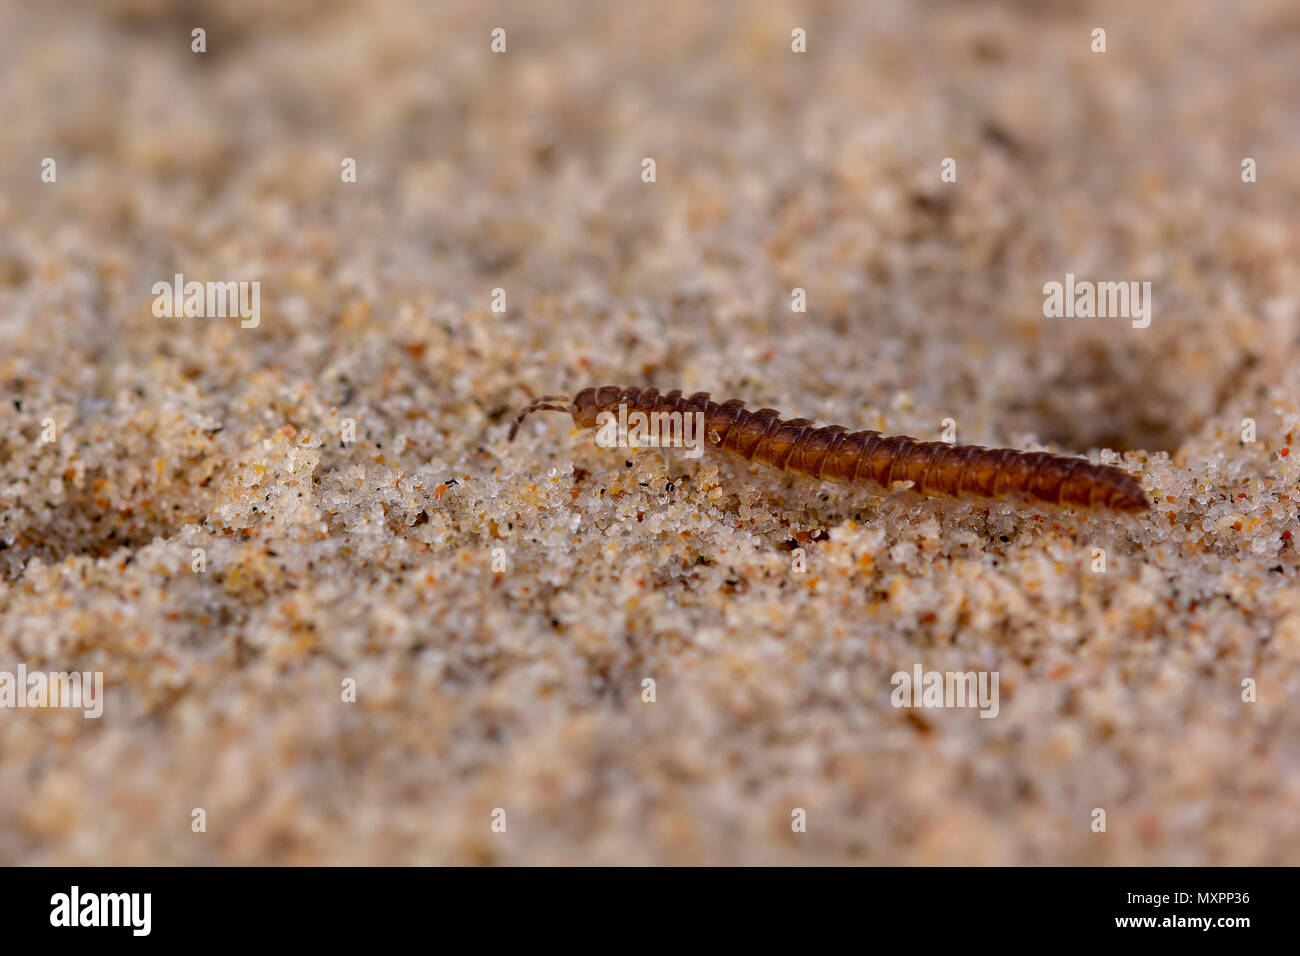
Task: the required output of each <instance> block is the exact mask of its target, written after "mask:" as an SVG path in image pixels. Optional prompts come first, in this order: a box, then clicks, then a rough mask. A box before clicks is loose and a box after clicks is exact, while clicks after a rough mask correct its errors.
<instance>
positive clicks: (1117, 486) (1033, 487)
mask: <svg viewBox="0 0 1300 956" xmlns="http://www.w3.org/2000/svg"><path fill="white" fill-rule="evenodd" d="M620 405H623V406H626V408H627V410H628V412H629V413H630V412H632V411H637V412H641V413H643V414H646V415H649V414H651V413H656V412H657V413H659V414H660V415H665V414H671V413H677V414H680V415H686V414H698V415H702V416H703V418H702V419H697V420H702V421H703V424H704V441H705V443H707V444H708V445H711V446H714V447H716V448H720V449H721V450H723V451H724V452H728V453H730V454H733V455H738V456H739V457H741V458H743V459H745V460H746V461H753V462H758V463H759V464H761V465H766V466H768V467H771V468H775V469H777V470H778V471H782V472H785V471H789V472H794V473H796V474H801V475H807V476H810V477H812V478H815V479H819V480H822V481H829V482H833V483H852V482H872V483H874V484H875V485H877V486H879V487H881V488H885V489H888V488H890V487H891V486H892V485H893V484H895V483H896V482H911V483H912V486H913V488H914V489H915V490H916V491H918V492H920V493H921V494H922V495H925V496H927V497H944V498H956V499H961V498H986V499H1003V498H1010V497H1014V496H1017V495H1019V496H1022V497H1023V498H1025V499H1029V500H1032V501H1041V502H1044V503H1047V504H1051V505H1057V506H1064V507H1077V508H1087V509H1109V510H1111V511H1118V512H1141V511H1146V510H1147V509H1149V508H1150V507H1151V502H1150V501H1149V500H1148V498H1147V496H1146V492H1144V491H1143V490H1142V486H1141V485H1140V484H1139V483H1138V481H1137V479H1136V478H1135V477H1134V476H1133V475H1131V474H1129V473H1128V472H1127V471H1124V470H1123V469H1121V468H1116V467H1114V466H1111V465H1099V464H1094V463H1092V462H1090V461H1088V460H1087V459H1085V458H1073V457H1069V456H1066V455H1056V454H1051V453H1049V452H1026V451H1019V450H1016V449H1014V448H985V447H983V446H981V445H958V444H953V443H949V442H935V441H918V440H917V439H915V438H912V437H911V436H909V435H895V436H889V435H884V434H882V433H880V432H878V431H869V430H862V431H849V430H848V429H847V428H845V427H843V426H841V425H823V426H821V427H817V426H815V425H814V424H813V422H812V421H810V420H809V419H807V418H789V419H784V418H782V417H781V413H780V412H779V411H777V410H776V409H774V408H759V409H748V408H746V407H745V403H744V402H743V401H741V400H740V399H731V400H729V401H725V402H715V401H713V399H712V398H710V396H709V393H708V392H696V393H695V394H693V395H690V396H685V395H683V394H682V392H681V391H680V390H679V389H674V390H673V391H671V392H667V393H664V394H661V393H660V392H659V390H658V389H657V388H645V389H642V388H623V387H620V386H617V385H605V386H601V387H596V388H584V389H582V390H581V391H579V392H577V393H576V394H575V395H574V396H573V398H572V399H569V398H568V397H567V396H564V395H543V396H542V397H540V398H537V399H535V400H533V401H532V402H530V403H529V404H528V405H527V406H525V407H524V408H523V409H521V410H520V412H519V414H518V415H517V416H516V417H515V420H514V422H513V423H512V424H511V426H510V433H509V438H508V440H509V441H514V439H515V435H516V434H517V433H518V431H519V426H520V425H521V424H522V423H523V421H524V419H525V418H527V417H528V416H529V415H531V414H532V413H533V412H538V411H556V412H568V413H569V414H570V415H571V416H572V417H573V423H574V425H575V427H577V428H595V427H597V425H598V424H599V419H600V416H601V413H602V412H608V413H613V412H614V411H616V410H617V409H618V408H619V406H620Z"/></svg>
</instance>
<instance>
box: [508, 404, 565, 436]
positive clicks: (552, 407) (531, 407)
mask: <svg viewBox="0 0 1300 956" xmlns="http://www.w3.org/2000/svg"><path fill="white" fill-rule="evenodd" d="M556 402H563V404H561V405H557V404H555V403H556ZM569 410H570V408H569V398H568V396H567V395H543V396H542V397H541V398H535V399H533V400H532V401H531V402H529V403H528V404H527V405H525V406H524V407H523V408H521V409H520V410H519V414H518V415H516V416H515V420H514V423H513V424H512V425H511V426H510V434H509V436H507V438H506V441H514V440H515V435H516V434H518V432H519V426H520V425H521V424H522V423H523V420H524V419H525V418H527V417H528V416H529V415H531V414H532V413H533V412H567V411H569Z"/></svg>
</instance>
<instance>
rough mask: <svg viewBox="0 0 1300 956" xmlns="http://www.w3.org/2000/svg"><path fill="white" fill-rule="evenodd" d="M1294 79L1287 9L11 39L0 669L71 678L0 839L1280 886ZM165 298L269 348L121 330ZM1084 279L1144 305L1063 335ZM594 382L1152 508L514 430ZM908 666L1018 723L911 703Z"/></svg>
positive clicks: (369, 18) (58, 34) (198, 857)
mask: <svg viewBox="0 0 1300 956" xmlns="http://www.w3.org/2000/svg"><path fill="white" fill-rule="evenodd" d="M498 26H499V27H503V28H505V30H506V38H507V40H506V42H507V48H506V52H504V53H499V54H497V53H493V52H492V50H491V48H490V44H491V42H492V38H491V31H492V29H493V28H494V27H498ZM195 27H203V28H204V29H205V30H206V52H205V53H195V52H192V50H191V42H192V41H191V30H192V29H193V28H195ZM1095 27H1102V28H1104V29H1105V30H1106V32H1107V50H1106V52H1105V53H1094V52H1093V51H1092V49H1091V45H1092V42H1093V41H1092V39H1091V34H1092V30H1093V29H1094V28H1095ZM795 28H801V29H803V30H805V31H806V36H807V52H806V53H802V54H800V53H795V52H793V51H792V50H791V42H792V40H791V31H792V30H793V29H795ZM1298 44H1300V13H1297V10H1296V8H1295V5H1294V4H1292V3H1288V2H1285V0H1278V2H1265V0H1249V2H1242V3H1237V4H1232V5H1230V7H1229V6H1227V5H1224V4H1219V3H1210V2H1205V3H1198V2H1181V0H1180V2H1178V3H1175V4H1139V5H1133V4H1127V3H1069V4H1057V5H1052V6H1051V8H1050V9H1044V8H1040V7H1039V6H1038V5H1036V4H1027V3H1005V4H978V5H977V4H955V3H911V2H904V0H897V2H886V3H878V4H871V5H866V4H860V5H848V4H846V5H843V6H836V5H831V4H821V3H818V4H797V3H788V4H761V5H760V4H756V5H750V4H720V5H717V6H716V8H712V7H711V5H704V4H697V3H691V2H656V3H631V4H617V5H614V4H609V5H606V4H598V3H594V2H592V3H577V4H554V3H541V2H537V3H511V4H509V5H504V4H503V5H500V6H499V7H498V6H492V5H482V4H470V3H454V4H439V5H436V8H435V7H434V6H431V5H428V4H423V3H415V2H410V3H403V2H396V0H394V2H375V3H371V4H358V5H351V4H318V3H309V2H283V3H277V4H274V5H267V6H263V5H259V4H251V3H242V2H223V3H200V4H195V5H193V8H192V11H191V12H186V13H176V12H174V11H173V8H172V5H170V4H166V3H164V2H162V0H157V2H151V0H115V2H107V3H96V4H91V3H85V4H74V5H72V6H71V7H68V5H59V7H58V9H57V10H56V9H55V8H53V7H50V6H49V5H44V6H42V5H18V4H10V5H7V6H5V7H4V8H2V9H0V114H2V115H3V116H4V117H5V121H4V123H3V124H2V125H0V155H3V157H4V162H3V163H2V164H0V176H2V177H3V189H0V671H11V672H15V671H16V670H17V669H18V667H19V666H20V665H21V666H22V667H24V668H25V669H26V670H27V671H29V672H51V671H53V672H64V671H66V672H71V671H81V672H88V673H92V674H93V673H95V672H99V673H101V674H102V675H103V681H104V696H103V701H102V703H103V713H102V716H100V717H98V718H87V717H85V716H83V713H82V712H81V711H79V710H74V709H71V708H58V709H56V708H17V707H15V708H5V709H0V862H3V863H9V864H15V863H17V864H54V863H59V864H146V863H164V864H214V863H217V864H308V863H326V864H340V863H378V864H480V863H501V864H696V863H701V864H703V863H712V864H760V863H761V864H773V863H788V864H827V863H868V864H933V863H955V864H1024V863H1029V864H1057V863H1082V864H1264V863H1272V864H1279V863H1291V864H1294V863H1297V862H1300V812H1298V811H1300V712H1298V710H1297V706H1296V701H1297V693H1298V692H1300V674H1298V668H1297V665H1298V664H1300V589H1297V587H1296V581H1297V575H1298V574H1300V564H1298V562H1297V557H1296V548H1295V539H1296V535H1297V534H1300V527H1297V525H1298V518H1297V513H1298V512H1300V507H1298V505H1300V468H1298V467H1297V459H1298V458H1300V445H1297V441H1300V370H1298V368H1297V362H1296V361H1295V356H1296V355H1297V347H1298V345H1300V326H1298V321H1300V267H1298V266H1297V262H1298V261H1300V256H1298V255H1297V253H1298V252H1300V231H1298V229H1300V227H1297V225H1296V224H1297V223H1298V222H1300V215H1298V213H1300V124H1297V122H1296V118H1295V111H1294V91H1295V90H1296V89H1297V88H1300V56H1297V45H1298ZM47 157H48V158H51V159H54V160H55V163H56V176H57V178H56V180H55V181H54V182H43V181H42V178H41V176H42V161H43V160H44V159H45V158H47ZM1247 157H1249V158H1251V159H1253V160H1255V164H1256V168H1257V180H1256V181H1255V182H1243V181H1242V171H1243V170H1242V162H1243V159H1245V158H1247ZM348 158H350V159H353V160H355V163H356V171H357V175H356V182H344V181H342V180H343V175H342V170H343V168H344V161H345V159H348ZM646 158H651V159H653V160H654V161H655V180H654V182H645V181H643V178H642V175H643V160H644V159H646ZM945 158H952V159H954V160H955V161H956V167H955V169H956V181H955V182H943V181H941V176H940V174H941V164H942V162H943V160H944V159H945ZM178 273H179V274H182V275H183V276H184V277H185V279H186V280H187V281H191V280H192V281H198V282H208V281H214V282H227V281H229V282H253V281H256V282H259V283H260V286H259V288H260V312H259V314H258V316H257V322H256V324H249V322H248V321H241V319H240V317H239V316H237V315H236V316H231V317H218V316H189V317H186V316H184V315H183V314H182V315H179V316H176V317H168V316H161V317H160V316H158V315H155V310H154V308H153V306H154V304H155V301H156V294H155V292H154V291H153V287H154V284H155V283H159V282H161V283H164V284H166V283H171V282H172V281H173V278H174V276H175V275H176V274H178ZM1067 274H1072V275H1074V276H1076V277H1077V278H1079V279H1081V280H1083V279H1086V280H1096V281H1124V282H1127V281H1137V282H1150V283H1151V300H1150V301H1151V304H1152V311H1151V315H1150V319H1151V321H1150V324H1149V326H1148V327H1145V328H1141V327H1135V324H1134V322H1132V321H1130V320H1129V319H1128V318H1126V317H1113V318H1080V317H1075V318H1064V317H1061V318H1047V317H1045V316H1044V315H1043V304H1044V294H1043V287H1044V284H1045V283H1048V282H1053V281H1061V282H1063V281H1065V277H1066V275H1067ZM796 288H798V289H802V290H804V293H805V295H806V302H807V311H806V312H805V313H796V312H793V311H792V302H793V299H792V292H793V290H794V289H796ZM498 289H499V290H503V293H504V311H494V309H493V306H494V304H496V305H498V306H500V304H501V295H500V294H494V290H498ZM245 326H248V327H245ZM603 384H619V385H629V386H630V385H637V386H650V385H654V386H658V387H660V388H661V389H665V390H666V389H671V388H682V389H685V390H688V391H694V390H708V391H710V392H712V393H713V394H714V395H715V396H717V397H719V398H730V397H735V398H741V399H744V400H745V401H746V402H748V403H749V404H750V405H751V406H752V407H759V406H764V405H770V406H772V407H775V408H779V409H781V410H782V411H783V412H784V413H786V414H787V415H801V416H806V417H808V418H811V419H814V420H816V421H817V422H819V423H823V424H832V423H834V424H842V425H845V426H848V427H850V428H876V429H880V430H882V431H885V432H888V433H903V434H911V435H915V436H917V437H918V438H923V439H930V440H933V439H937V438H939V437H940V435H941V432H942V430H943V429H944V427H945V425H944V420H945V419H951V420H952V423H953V427H955V431H956V438H957V439H958V440H959V441H962V442H972V443H978V444H985V445H1000V446H1010V447H1016V448H1023V449H1047V450H1053V451H1057V452H1060V453H1063V454H1078V455H1085V456H1087V457H1088V458H1089V459H1091V460H1093V461H1097V462H1103V461H1106V462H1111V463H1116V464H1119V465H1121V466H1122V467H1125V468H1127V469H1129V470H1130V471H1132V472H1133V473H1134V474H1135V475H1137V476H1138V477H1139V478H1140V479H1141V481H1142V483H1143V485H1144V487H1145V488H1146V490H1147V492H1148V494H1149V495H1150V496H1151V498H1152V499H1153V501H1154V508H1153V510H1152V511H1151V512H1150V513H1149V514H1146V515H1138V516H1133V515H1123V516H1115V515H1110V514H1106V513H1085V512H1077V511H1061V510H1057V509H1052V508H1049V507H1043V506H1034V505H1030V504H1027V503H1025V502H1022V501H998V502H982V501H957V502H954V501H941V500H926V499H923V498H921V497H920V496H919V495H918V494H916V492H915V491H913V490H909V489H908V488H906V487H895V488H893V489H880V488H870V487H844V486H836V485H829V484H821V483H818V482H816V481H812V480H810V479H807V478H799V477H796V476H791V475H783V474H780V473H777V472H774V471H771V470H768V469H763V468H760V467H758V466H755V465H750V464H747V463H745V462H744V461H740V460H736V459H729V458H726V457H721V456H718V455H716V454H713V453H711V452H706V453H705V454H704V456H703V457H701V458H699V459H694V460H693V459H690V458H687V457H686V456H685V455H684V454H683V452H682V450H680V449H674V450H663V451H654V450H635V451H630V450H629V451H624V450H619V449H612V450H611V449H603V448H599V447H597V446H596V444H595V442H594V441H593V436H592V433H590V432H580V433H575V432H574V431H573V429H572V427H571V422H570V421H569V420H568V419H567V418H565V417H563V416H560V415H554V414H552V415H541V414H539V415H537V416H535V417H533V418H530V419H529V420H528V421H527V422H526V423H525V424H524V427H523V428H522V429H521V432H520V435H519V437H518V439H517V440H516V441H515V442H514V443H513V444H508V443H507V442H506V440H505V436H506V431H507V428H508V426H509V422H510V420H511V418H512V417H513V414H514V412H515V411H516V410H517V409H518V408H519V406H521V405H522V404H524V403H525V402H526V401H527V400H528V396H529V395H530V394H544V393H550V392H563V391H567V392H569V393H572V392H573V391H575V390H577V389H579V388H582V387H584V386H588V385H603ZM1245 419H1250V420H1251V422H1250V423H1248V424H1246V425H1243V420H1245ZM1252 425H1253V429H1254V434H1253V435H1252V434H1251V433H1250V432H1251V427H1252ZM352 430H354V431H355V436H353V435H352V434H351V432H352ZM353 437H354V440H348V439H350V438H353ZM1243 437H1245V438H1253V441H1247V440H1243ZM1098 549H1100V551H1102V552H1104V555H1102V558H1103V559H1104V570H1099V565H1098ZM916 665H921V667H922V669H923V670H924V671H939V672H949V671H952V672H962V673H966V672H982V673H984V674H986V675H991V674H996V675H998V680H999V688H1000V696H999V701H998V708H997V715H996V716H995V717H992V718H991V719H986V718H983V717H981V716H980V713H979V711H978V710H976V709H973V708H969V707H966V708H928V707H921V708H917V707H896V706H894V704H893V701H892V700H891V697H892V695H893V692H894V684H893V675H894V674H896V673H898V672H906V673H909V674H910V673H911V672H912V671H913V669H914V667H915V666H916ZM647 680H651V681H653V685H647V684H646V683H645V682H646V681H647ZM651 686H652V687H653V698H654V699H653V701H649V700H647V698H648V697H649V696H650V687H651ZM353 695H354V696H355V699H352V697H353ZM1243 698H1245V699H1243ZM198 810H201V811H202V813H196V811H198ZM1098 810H1101V811H1104V825H1105V828H1104V830H1102V829H1101V828H1100V825H1099V821H1100V820H1101V819H1102V817H1101V816H1099V814H1098V813H1097V811H1098ZM799 811H802V813H800V812H799Z"/></svg>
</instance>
